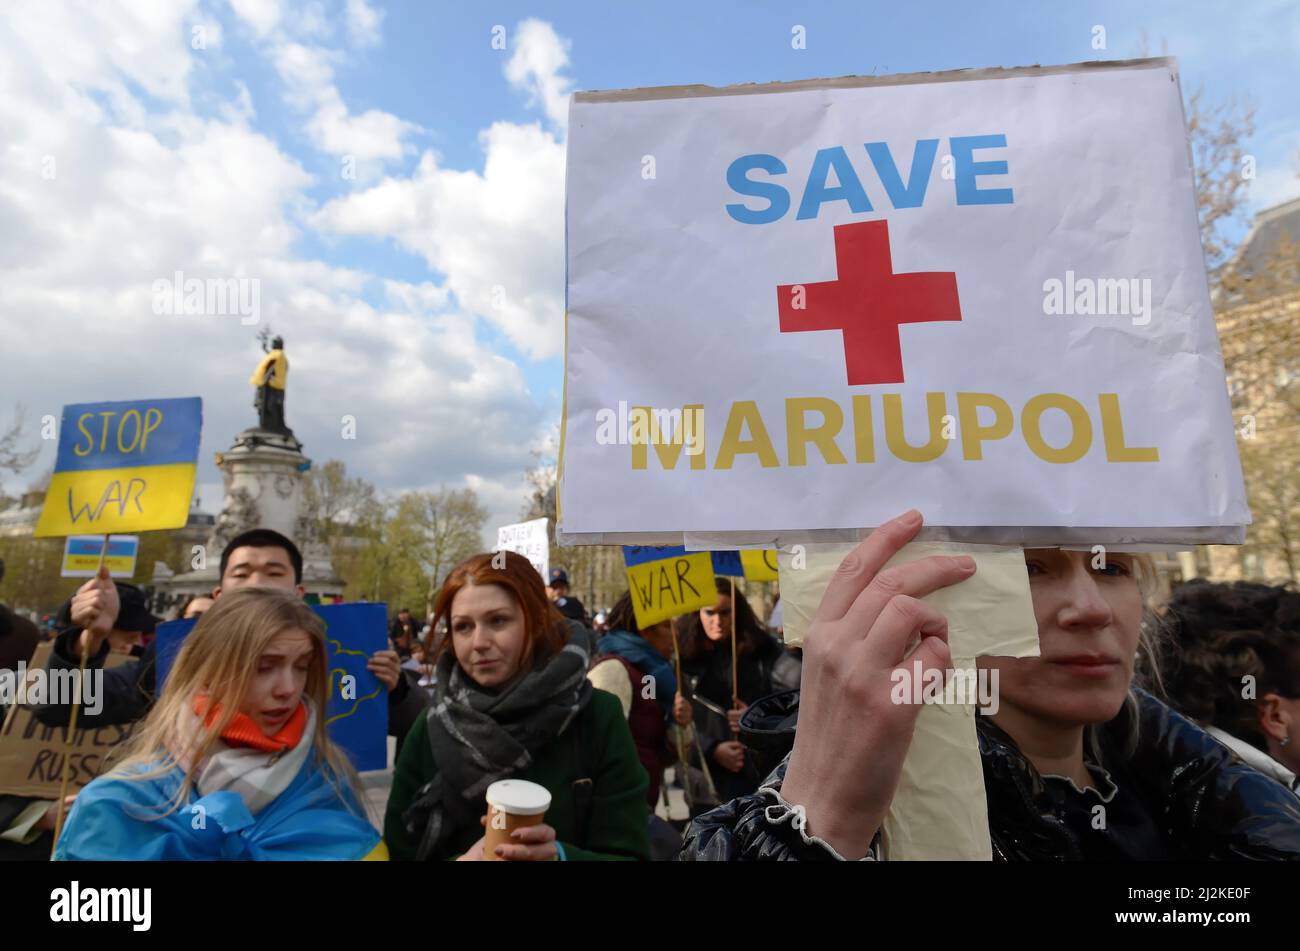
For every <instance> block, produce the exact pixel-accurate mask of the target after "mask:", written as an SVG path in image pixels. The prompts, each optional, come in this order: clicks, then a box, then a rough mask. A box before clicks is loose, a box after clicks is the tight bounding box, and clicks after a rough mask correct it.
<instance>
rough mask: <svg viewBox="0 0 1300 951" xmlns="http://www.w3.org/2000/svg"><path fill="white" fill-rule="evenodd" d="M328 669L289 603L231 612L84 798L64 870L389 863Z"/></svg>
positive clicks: (303, 612)
mask: <svg viewBox="0 0 1300 951" xmlns="http://www.w3.org/2000/svg"><path fill="white" fill-rule="evenodd" d="M327 657H328V654H327V650H326V646H325V625H324V623H323V622H322V621H321V620H320V618H319V617H318V616H317V614H316V613H315V612H314V611H312V609H311V608H310V607H309V606H308V605H306V604H305V603H303V601H302V600H301V599H299V598H297V597H295V596H294V595H293V594H292V593H288V592H285V591H282V590H279V589H274V588H263V587H247V588H243V589H240V590H237V591H232V592H229V593H227V594H226V595H225V596H224V597H222V598H220V599H219V600H218V601H217V603H216V605H215V606H214V607H213V608H212V610H210V611H208V612H206V613H205V614H204V616H203V618H202V619H201V620H200V621H199V623H198V625H197V626H196V627H195V629H194V631H193V633H191V634H190V636H189V637H188V638H186V640H185V644H184V646H183V647H182V648H181V650H180V653H179V654H178V656H177V658H176V663H175V665H174V667H173V668H172V670H171V674H170V675H169V676H168V678H167V682H166V684H165V686H164V688H163V693H162V696H161V697H159V699H158V702H157V703H156V704H155V705H154V707H153V709H152V710H151V711H150V713H149V716H148V717H147V718H146V719H145V721H144V723H143V724H142V725H141V727H140V729H139V730H138V731H137V732H136V734H135V735H134V736H133V737H132V739H131V740H130V741H129V747H128V750H127V755H126V756H125V758H124V759H123V761H122V762H121V763H120V764H119V765H118V766H117V767H115V768H114V769H113V770H112V771H111V772H110V773H108V774H106V775H104V776H101V777H100V778H98V779H96V780H94V781H92V782H91V783H90V784H89V785H88V786H87V787H86V788H85V789H83V790H82V791H81V793H80V795H78V797H77V800H76V803H75V804H74V805H73V808H72V812H71V814H70V815H69V817H68V822H67V825H66V826H65V827H64V829H63V834H62V835H61V836H60V837H59V841H58V846H57V848H56V851H55V856H54V857H55V859H56V860H108V859H114V860H116V859H128V860H144V861H169V860H204V859H207V860H263V859H282V860H303V859H334V860H360V859H384V858H386V857H387V852H386V850H385V848H384V845H383V842H382V841H381V839H380V837H379V834H378V833H377V832H376V831H375V829H374V827H372V826H371V825H370V823H369V821H368V820H367V819H366V815H365V810H364V808H363V807H362V805H361V799H360V796H359V793H358V791H357V777H356V774H355V772H354V771H353V769H352V765H351V764H350V763H349V762H348V759H347V756H346V755H345V754H344V753H343V752H342V750H340V749H339V748H338V747H336V746H335V745H334V744H333V743H332V742H331V741H330V739H329V736H328V733H327V731H326V727H325V718H324V710H325V707H326V702H327V699H328V693H329V674H328V663H327Z"/></svg>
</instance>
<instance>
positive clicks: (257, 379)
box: [248, 337, 292, 435]
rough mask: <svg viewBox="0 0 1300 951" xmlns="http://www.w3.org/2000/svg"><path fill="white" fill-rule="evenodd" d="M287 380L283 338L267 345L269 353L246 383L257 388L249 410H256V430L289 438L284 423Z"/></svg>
mask: <svg viewBox="0 0 1300 951" xmlns="http://www.w3.org/2000/svg"><path fill="white" fill-rule="evenodd" d="M288 379H289V358H288V357H286V356H285V355H284V338H283V337H276V338H275V339H274V340H272V341H271V350H270V352H268V353H267V355H266V356H264V357H263V358H262V362H261V363H259V364H258V365H257V369H256V370H255V371H253V376H252V379H250V380H249V381H248V382H249V383H251V384H252V385H253V386H255V387H257V396H256V397H255V398H254V400H253V406H254V407H255V408H256V409H257V425H258V428H259V429H264V430H267V431H268V432H273V433H283V434H285V435H292V431H291V430H290V429H289V426H288V424H286V423H285V421H284V390H285V385H286V383H287V382H288Z"/></svg>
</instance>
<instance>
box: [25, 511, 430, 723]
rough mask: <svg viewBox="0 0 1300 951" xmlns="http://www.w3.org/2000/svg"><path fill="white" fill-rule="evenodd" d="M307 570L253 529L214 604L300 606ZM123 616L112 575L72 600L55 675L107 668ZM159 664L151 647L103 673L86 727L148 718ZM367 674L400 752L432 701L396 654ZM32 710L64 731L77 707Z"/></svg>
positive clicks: (228, 550)
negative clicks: (97, 706) (287, 594)
mask: <svg viewBox="0 0 1300 951" xmlns="http://www.w3.org/2000/svg"><path fill="white" fill-rule="evenodd" d="M302 567H303V562H302V554H301V553H300V552H299V551H298V546H297V545H295V544H294V543H293V542H292V541H290V540H289V539H288V538H286V537H285V536H284V535H281V534H280V533H279V532H276V531H273V530H271V529H268V528H255V529H251V530H250V531H247V532H244V533H242V534H240V535H237V536H235V537H234V538H232V539H231V540H230V542H229V543H227V545H226V547H225V549H224V550H223V551H222V553H221V562H220V567H219V570H220V578H221V583H220V584H219V585H218V586H217V587H216V588H215V589H214V590H213V592H212V597H213V599H214V602H213V603H216V602H217V601H219V600H220V599H221V598H222V597H223V596H224V595H225V594H226V593H228V592H230V591H233V590H236V589H238V588H243V587H249V586H253V585H264V586H268V587H272V588H280V589H283V590H287V591H291V592H293V593H294V594H295V595H296V596H297V597H299V598H301V597H302V596H303V594H304V592H305V589H304V588H303V586H302ZM121 610H122V608H121V603H120V601H119V599H118V597H117V594H116V589H115V588H114V587H113V582H112V581H111V580H109V579H108V573H107V571H106V570H101V571H100V575H99V577H96V578H91V579H90V580H89V581H87V582H86V583H85V584H84V585H82V586H81V588H80V589H78V591H77V593H76V594H75V595H74V596H73V598H72V602H71V606H70V612H69V613H70V617H71V624H72V626H71V627H67V628H66V629H64V630H63V631H62V633H61V634H60V635H59V637H58V638H57V639H56V640H55V643H54V650H53V652H52V653H51V654H50V660H49V669H50V670H51V671H58V670H76V669H77V667H78V664H79V661H80V654H81V652H82V651H85V652H86V653H87V660H86V667H87V669H91V670H93V669H96V668H98V667H102V666H103V663H104V658H105V657H106V656H107V654H108V648H107V646H106V645H105V643H104V641H105V638H106V636H107V632H108V631H109V630H111V629H112V627H113V624H114V619H115V618H116V617H117V615H118V613H119V612H120V611H121ZM150 630H152V628H150ZM156 657H157V650H156V647H155V645H154V644H150V645H149V646H148V647H146V648H145V649H144V652H143V653H142V654H141V656H140V659H139V661H137V662H133V663H130V664H124V665H122V666H121V667H116V668H113V669H112V670H106V671H104V704H103V710H102V711H101V712H99V713H98V714H95V715H91V714H86V712H85V711H83V715H85V716H86V722H87V724H88V725H89V724H91V723H92V722H93V724H94V725H96V726H107V725H110V724H114V723H129V722H131V721H133V720H139V719H140V718H142V717H144V716H145V715H146V714H147V713H148V712H149V709H150V708H151V707H152V705H153V702H154V697H155V695H156V692H157V687H156V682H155V662H156ZM366 666H367V668H368V669H369V670H370V671H371V673H373V674H374V675H375V676H376V677H378V678H379V679H380V681H382V682H383V684H384V686H385V687H386V688H387V690H388V732H389V735H391V736H395V737H397V740H398V743H399V744H400V743H401V742H402V741H403V739H404V737H405V736H406V733H407V731H408V730H409V729H410V727H411V724H412V723H414V722H415V720H416V719H417V718H418V717H419V716H420V713H421V711H422V710H423V709H424V707H425V704H426V703H427V702H428V695H427V694H426V693H425V692H424V690H422V689H421V688H420V687H419V686H418V685H416V684H415V683H413V682H412V680H411V679H408V678H407V677H404V676H403V675H402V671H401V660H400V659H399V658H398V656H397V652H396V651H393V650H380V651H376V652H375V653H374V654H373V655H371V657H370V659H369V661H368V662H367V664H366ZM33 709H34V710H35V713H36V717H37V719H39V720H40V721H41V722H42V723H45V724H47V725H49V726H63V725H65V724H66V723H67V722H68V717H69V714H70V711H71V705H70V704H54V703H49V704H44V705H36V706H34V707H33Z"/></svg>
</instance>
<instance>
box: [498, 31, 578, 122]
mask: <svg viewBox="0 0 1300 951" xmlns="http://www.w3.org/2000/svg"><path fill="white" fill-rule="evenodd" d="M568 65H569V44H568V42H566V41H565V40H562V39H560V37H559V35H558V34H557V33H556V32H555V28H554V27H553V26H551V24H549V23H546V22H544V21H542V20H537V19H534V18H532V17H530V18H529V19H527V20H524V21H523V22H522V23H520V24H519V26H517V27H515V40H514V52H513V53H512V54H511V56H510V59H509V61H508V62H507V63H506V79H508V80H509V81H510V84H511V85H512V86H514V87H515V88H517V89H521V90H523V91H525V92H527V93H528V96H529V105H541V106H542V109H543V111H544V112H545V113H546V116H547V118H548V119H550V120H551V121H552V122H554V123H555V124H556V125H558V126H560V127H561V128H565V127H567V126H568V123H569V95H570V89H571V87H572V86H573V80H572V79H570V78H568V77H567V76H561V75H560V71H561V70H563V69H566V68H567V67H568Z"/></svg>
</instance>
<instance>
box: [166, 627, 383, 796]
mask: <svg viewBox="0 0 1300 951" xmlns="http://www.w3.org/2000/svg"><path fill="white" fill-rule="evenodd" d="M312 610H313V611H315V612H316V613H317V614H319V615H320V617H321V620H323V621H324V622H325V628H326V632H325V644H326V650H327V651H328V652H329V658H328V660H329V689H330V693H329V703H328V705H327V706H326V708H325V726H326V727H327V728H328V729H329V735H330V739H331V740H333V741H334V742H335V743H337V744H338V745H339V746H341V747H342V748H343V750H344V751H345V752H346V753H347V754H348V756H349V757H350V758H351V760H352V765H353V766H355V767H356V768H357V769H358V770H360V771H362V772H365V771H367V770H375V769H384V768H385V767H387V766H388V692H387V691H386V690H385V689H384V684H383V682H382V681H381V680H380V679H379V678H378V677H376V676H375V675H374V674H372V673H371V672H370V671H369V670H368V669H367V667H366V661H368V660H369V659H370V657H371V655H373V654H374V653H375V651H381V650H383V649H384V648H386V647H388V608H387V607H386V606H385V605H383V604H379V603H373V604H313V605H312ZM197 623H198V621H196V620H195V619H194V618H190V619H189V620H183V621H167V622H166V623H165V624H159V625H158V631H157V643H158V647H157V652H158V661H157V663H158V669H157V675H156V676H157V683H158V690H159V692H160V693H161V691H162V689H163V684H165V683H166V682H167V675H168V674H170V673H171V669H172V665H173V664H175V662H176V657H177V655H178V654H180V650H181V645H182V644H184V643H185V638H187V637H188V636H189V634H190V632H191V631H192V630H194V626H195V625H196V624H197ZM403 676H405V675H403Z"/></svg>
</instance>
